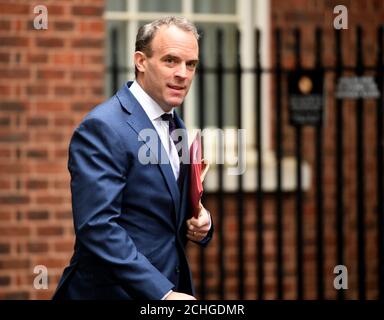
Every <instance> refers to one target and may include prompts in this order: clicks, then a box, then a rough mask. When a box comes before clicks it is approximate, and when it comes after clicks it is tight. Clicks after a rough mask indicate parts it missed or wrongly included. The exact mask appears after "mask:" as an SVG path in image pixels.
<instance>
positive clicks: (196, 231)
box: [187, 203, 211, 242]
mask: <svg viewBox="0 0 384 320" xmlns="http://www.w3.org/2000/svg"><path fill="white" fill-rule="evenodd" d="M187 227H188V230H187V238H188V239H189V240H192V241H197V242H199V241H201V240H203V239H204V238H205V237H206V236H207V234H208V231H209V229H210V227H211V217H210V215H209V213H208V211H207V210H205V208H204V207H203V205H202V204H201V203H200V212H199V216H198V218H195V217H193V218H191V219H188V220H187Z"/></svg>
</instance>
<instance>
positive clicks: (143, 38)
mask: <svg viewBox="0 0 384 320" xmlns="http://www.w3.org/2000/svg"><path fill="white" fill-rule="evenodd" d="M172 25H174V26H176V27H178V28H179V29H181V30H183V31H186V32H192V34H193V35H194V36H195V38H196V40H199V38H200V35H199V33H198V31H197V28H196V26H195V25H194V24H193V23H192V22H191V21H189V20H188V19H186V18H184V17H175V16H168V17H164V18H161V19H158V20H155V21H153V22H151V23H148V24H145V25H143V26H142V27H140V28H139V30H138V32H137V35H136V43H135V51H141V52H143V53H144V54H145V55H146V56H148V57H151V56H152V54H153V52H152V48H151V42H152V40H153V38H154V37H155V35H156V33H157V31H158V30H159V29H160V28H161V27H162V26H168V27H169V26H172ZM135 74H136V76H137V68H135Z"/></svg>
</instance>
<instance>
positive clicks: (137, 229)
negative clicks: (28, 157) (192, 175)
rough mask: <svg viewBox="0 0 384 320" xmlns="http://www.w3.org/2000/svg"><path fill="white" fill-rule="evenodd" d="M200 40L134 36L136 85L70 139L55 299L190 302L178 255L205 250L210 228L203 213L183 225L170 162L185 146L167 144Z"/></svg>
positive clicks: (179, 188) (183, 169)
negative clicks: (69, 219) (64, 257)
mask: <svg viewBox="0 0 384 320" xmlns="http://www.w3.org/2000/svg"><path fill="white" fill-rule="evenodd" d="M198 37H199V36H198V33H197V31H196V28H195V26H194V25H193V24H192V23H190V22H189V21H188V20H186V19H184V18H178V17H166V18H163V19H159V20H156V21H154V22H152V23H150V24H147V25H145V26H143V27H141V28H140V29H139V31H138V34H137V38H136V52H135V54H134V61H135V70H136V80H135V81H134V82H128V83H127V84H125V85H124V86H123V87H122V88H121V89H120V90H119V91H118V92H117V93H116V95H114V96H113V97H112V98H110V99H109V100H108V101H106V102H104V103H102V104H101V105H99V106H97V107H96V108H95V109H93V110H92V111H91V112H90V113H89V114H88V115H87V116H86V117H85V119H84V120H83V121H82V123H81V124H80V125H79V127H78V128H77V129H76V130H75V132H74V134H73V137H72V140H71V143H70V148H69V161H68V168H69V171H70V173H71V191H72V208H73V218H74V226H75V233H76V243H75V252H74V255H73V257H72V259H71V263H70V265H69V266H68V267H67V268H66V269H65V270H64V273H63V276H62V278H61V280H60V283H59V285H58V288H57V290H56V293H55V295H54V297H53V298H54V299H159V300H160V299H186V300H188V299H195V298H194V289H193V284H192V279H191V272H190V269H189V266H188V261H187V257H186V255H185V251H184V248H185V245H186V243H187V241H188V240H191V241H194V242H196V243H198V244H200V245H203V246H205V245H206V244H207V243H208V242H209V240H210V239H211V237H212V232H213V225H212V221H211V217H210V214H209V212H208V211H207V210H206V209H205V208H204V207H203V206H201V210H200V214H199V217H198V218H191V208H190V206H189V203H188V192H189V165H188V164H183V163H182V162H181V163H180V158H179V155H180V153H179V152H178V151H180V146H182V151H183V154H184V155H185V154H187V155H188V152H187V153H186V152H185V151H186V150H188V143H187V140H186V139H185V135H184V139H181V141H180V142H179V145H177V143H176V144H175V142H174V141H173V139H172V137H173V136H172V135H171V134H170V130H171V131H173V130H174V129H175V128H177V129H178V130H182V131H183V129H184V130H185V126H184V124H183V122H182V121H181V119H180V118H179V117H178V116H177V114H176V113H175V112H174V108H176V107H178V106H180V105H181V103H182V102H183V100H184V98H185V96H186V95H187V93H188V90H189V88H190V85H191V82H192V79H193V77H194V74H195V71H196V65H197V63H198V55H199V49H198ZM148 132H152V133H154V134H149V135H148ZM148 137H149V139H148ZM187 158H188V156H187Z"/></svg>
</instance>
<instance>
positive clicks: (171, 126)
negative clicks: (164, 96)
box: [161, 113, 181, 157]
mask: <svg viewBox="0 0 384 320" xmlns="http://www.w3.org/2000/svg"><path fill="white" fill-rule="evenodd" d="M161 119H162V120H163V121H167V122H168V127H169V136H170V137H171V139H172V141H173V143H174V144H175V146H176V149H178V150H177V153H178V155H179V157H180V156H181V148H180V146H179V148H178V147H177V144H178V143H179V142H180V140H181V137H180V139H177V137H175V136H173V135H172V133H173V131H175V130H176V129H177V127H176V122H175V119H174V118H173V115H172V114H170V113H164V114H162V115H161Z"/></svg>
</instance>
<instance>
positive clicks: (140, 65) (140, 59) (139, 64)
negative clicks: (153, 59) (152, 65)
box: [133, 51, 147, 72]
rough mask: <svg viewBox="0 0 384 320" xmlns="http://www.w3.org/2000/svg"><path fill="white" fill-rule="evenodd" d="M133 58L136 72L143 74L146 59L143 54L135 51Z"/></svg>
mask: <svg viewBox="0 0 384 320" xmlns="http://www.w3.org/2000/svg"><path fill="white" fill-rule="evenodd" d="M133 57H134V59H135V66H136V68H137V70H139V71H140V72H144V71H145V68H146V60H147V57H146V56H145V54H144V53H143V52H141V51H136V52H135V54H134V56H133Z"/></svg>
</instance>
